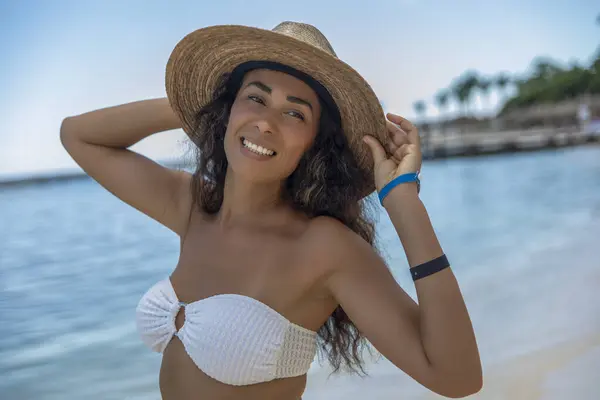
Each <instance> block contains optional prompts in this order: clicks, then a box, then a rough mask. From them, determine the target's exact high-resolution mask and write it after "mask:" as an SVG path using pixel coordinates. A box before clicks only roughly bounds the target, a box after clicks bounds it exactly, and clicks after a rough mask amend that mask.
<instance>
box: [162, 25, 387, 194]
mask: <svg viewBox="0 0 600 400" xmlns="http://www.w3.org/2000/svg"><path fill="white" fill-rule="evenodd" d="M249 61H267V62H273V63H278V64H283V65H286V66H289V67H292V68H293V69H294V70H297V71H300V72H301V73H305V74H307V75H308V76H310V77H312V78H313V79H314V80H315V81H316V82H318V83H319V84H320V85H322V87H324V88H325V89H326V92H327V93H326V95H330V98H332V99H333V101H334V102H335V105H337V109H338V110H339V117H340V120H341V124H342V129H343V131H344V133H345V134H346V136H347V140H348V144H349V146H350V149H351V150H352V151H353V153H354V154H355V157H356V160H357V161H358V164H359V166H360V168H361V170H362V171H363V174H361V175H363V176H364V177H366V179H367V181H366V182H364V181H362V182H360V180H361V179H359V178H358V177H357V185H360V186H361V188H360V190H361V193H363V194H364V195H365V196H366V195H368V194H369V193H371V192H373V190H375V183H374V181H373V173H372V169H373V159H372V156H371V153H370V150H369V148H368V146H366V145H365V144H364V142H362V138H363V136H364V135H365V134H369V135H373V136H375V137H376V138H378V139H379V140H380V142H381V143H383V144H385V143H387V141H388V137H387V133H386V132H387V131H386V125H385V116H384V113H383V109H382V107H381V104H380V102H379V100H378V99H377V96H376V95H375V93H374V92H373V90H372V89H371V87H370V86H369V84H368V83H367V82H366V81H365V80H364V79H363V78H362V77H361V75H360V74H359V73H358V72H356V71H355V70H354V69H353V68H352V67H350V66H349V65H348V64H346V63H344V62H343V61H341V60H340V59H338V58H337V55H336V54H335V52H334V50H333V48H332V47H331V44H330V43H329V41H328V40H327V38H326V37H325V36H324V35H323V34H322V33H321V32H320V31H319V30H318V29H317V28H315V27H314V26H312V25H308V24H304V23H298V22H282V23H281V24H279V25H277V26H276V27H275V28H274V29H273V30H265V29H260V28H253V27H247V26H239V25H218V26H211V27H207V28H202V29H198V30H196V31H194V32H192V33H190V34H188V35H187V36H185V37H184V38H183V39H182V40H181V41H180V42H179V43H178V44H177V45H176V47H175V49H174V50H173V52H172V53H171V56H170V58H169V61H168V63H167V69H166V91H167V97H168V98H169V101H170V104H171V107H172V108H173V110H174V111H175V112H176V114H177V115H178V116H179V118H180V119H181V121H182V125H183V130H184V131H185V132H186V133H187V134H188V135H190V134H191V133H192V131H193V128H192V126H193V124H194V117H195V115H196V113H197V112H198V111H199V110H200V108H202V107H203V106H204V105H206V104H207V103H208V102H209V101H210V100H211V99H212V96H213V91H214V90H215V89H216V87H217V85H218V83H219V79H220V78H221V76H222V75H223V74H224V73H228V72H229V73H230V72H232V71H233V70H234V69H235V68H236V67H237V66H238V65H240V64H243V63H247V62H249Z"/></svg>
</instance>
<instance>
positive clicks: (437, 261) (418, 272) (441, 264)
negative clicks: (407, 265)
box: [410, 254, 450, 281]
mask: <svg viewBox="0 0 600 400" xmlns="http://www.w3.org/2000/svg"><path fill="white" fill-rule="evenodd" d="M449 266H450V263H449V262H448V258H446V255H445V254H442V255H441V256H439V257H438V258H434V259H433V260H431V261H427V262H425V263H423V264H420V265H417V266H416V267H412V268H411V269H410V274H411V275H412V278H413V281H416V280H417V279H421V278H425V277H426V276H429V275H432V274H435V273H436V272H440V271H441V270H443V269H445V268H448V267H449Z"/></svg>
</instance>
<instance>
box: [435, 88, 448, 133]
mask: <svg viewBox="0 0 600 400" xmlns="http://www.w3.org/2000/svg"><path fill="white" fill-rule="evenodd" d="M448 100H450V92H449V91H448V89H442V90H440V91H439V92H437V94H436V95H435V103H436V105H437V107H438V109H439V110H440V115H441V114H442V113H444V112H445V111H446V107H447V106H448ZM445 118H446V117H444V116H443V115H442V116H441V118H440V124H439V125H440V132H441V134H442V138H443V139H444V142H445V141H446V127H445V123H444V120H445ZM444 144H445V143H444Z"/></svg>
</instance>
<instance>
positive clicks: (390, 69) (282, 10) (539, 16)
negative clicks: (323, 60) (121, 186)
mask: <svg viewBox="0 0 600 400" xmlns="http://www.w3.org/2000/svg"><path fill="white" fill-rule="evenodd" d="M366 4H367V3H366V2H362V1H360V2H359V1H324V0H321V1H312V0H306V1H296V2H288V1H281V0H280V1H273V0H271V1H241V0H237V1H232V0H231V1H227V0H220V1H218V2H217V1H211V2H208V1H206V2H202V1H197V0H196V1H182V0H171V1H167V0H164V1H159V0H145V1H142V0H127V1H121V0H86V1H71V0H57V1H53V2H50V1H31V0H27V1H18V2H17V1H14V2H12V1H4V2H0V54H1V55H2V62H1V63H0V85H1V87H2V91H1V92H0V107H1V109H2V115H3V117H2V118H1V119H0V176H2V175H9V174H22V173H28V172H32V171H42V170H52V169H62V168H70V167H74V166H75V164H74V163H73V162H72V161H71V160H70V159H69V157H68V155H67V154H66V153H65V152H64V150H63V149H62V146H61V145H60V141H59V139H58V130H59V127H60V122H61V120H62V119H63V118H64V117H66V116H68V115H73V114H79V113H82V112H85V111H88V110H92V109H96V108H100V107H106V106H110V105H115V104H120V103H125V102H130V101H135V100H140V99H147V98H156V97H163V96H165V90H164V68H165V64H166V61H167V59H168V57H169V54H170V52H171V50H172V48H173V47H174V46H175V44H176V43H177V41H178V40H180V39H181V38H182V37H183V36H184V35H186V34H187V33H189V32H191V31H193V30H195V29H198V28H201V27H204V26H208V25H216V24H243V25H251V26H256V27H261V28H266V29H271V28H273V27H274V26H275V25H277V24H278V23H279V22H281V21H283V20H295V21H300V22H307V23H310V24H313V25H315V26H317V27H318V28H319V29H320V30H321V31H322V32H323V33H324V34H325V35H326V36H327V37H328V39H329V40H330V42H331V43H332V45H333V46H334V48H335V50H336V52H337V54H338V56H339V57H340V58H341V59H343V60H344V61H346V62H348V63H349V64H350V65H352V66H353V67H354V68H355V69H356V70H358V71H359V72H360V73H361V74H363V76H364V77H365V78H366V79H367V81H369V83H370V84H371V85H372V86H373V88H374V90H375V91H376V93H377V95H378V96H379V98H380V99H381V100H382V102H383V103H384V104H385V107H386V109H387V111H392V112H396V113H399V114H402V115H405V116H407V117H409V118H414V112H413V109H412V104H413V103H414V101H416V100H420V99H423V100H425V101H427V102H428V103H429V104H431V103H432V99H433V96H434V95H435V93H436V92H437V91H438V90H439V89H441V88H444V87H446V86H448V85H449V84H450V83H451V81H452V80H453V79H454V78H455V77H457V76H458V75H460V74H461V73H462V72H464V71H465V70H468V69H474V70H477V71H479V72H480V73H482V74H495V73H497V72H500V71H506V72H509V73H511V74H515V73H524V72H526V71H527V68H528V67H529V65H530V63H531V61H532V60H533V59H534V58H535V57H536V56H549V57H552V58H554V59H556V60H558V61H560V62H562V63H565V64H567V63H570V62H573V61H576V62H581V63H584V64H586V63H587V61H588V60H589V57H590V56H591V55H592V53H593V52H594V50H595V49H596V47H597V46H598V44H599V43H600V40H599V39H600V27H599V26H598V25H596V24H595V18H596V15H598V14H600V7H598V6H597V2H593V1H584V0H573V1H567V0H546V1H541V0H535V1H534V0H503V1H494V2H491V1H490V2H483V1H467V0H455V1H448V0H444V1H442V0H439V1H431V0H430V1H427V0H395V1H379V0H373V1H372V2H371V3H369V4H368V5H366ZM495 101H496V97H495V96H492V106H493V104H495ZM428 113H429V114H431V115H436V114H437V110H436V109H435V107H434V106H433V104H431V105H430V106H429V109H428ZM181 138H182V134H181V132H178V131H175V132H168V133H163V134H159V135H156V136H154V137H151V138H149V139H146V140H144V141H143V142H142V143H140V144H139V145H136V147H135V149H136V150H138V151H140V152H142V153H143V154H146V155H149V156H151V157H154V158H165V157H170V156H174V155H177V154H180V152H181V151H182V150H181V146H180V140H181Z"/></svg>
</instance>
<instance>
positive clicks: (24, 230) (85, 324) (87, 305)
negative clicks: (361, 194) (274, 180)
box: [0, 146, 600, 400]
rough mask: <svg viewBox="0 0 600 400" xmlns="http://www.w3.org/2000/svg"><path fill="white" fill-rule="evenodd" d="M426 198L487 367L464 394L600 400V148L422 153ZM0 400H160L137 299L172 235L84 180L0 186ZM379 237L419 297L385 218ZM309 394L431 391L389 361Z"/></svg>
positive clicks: (174, 253)
mask: <svg viewBox="0 0 600 400" xmlns="http://www.w3.org/2000/svg"><path fill="white" fill-rule="evenodd" d="M421 198H422V199H423V202H424V203H425V205H426V207H427V209H428V212H429V214H430V217H431V220H432V222H433V225H434V228H435V229H436V232H437V234H438V237H439V239H440V242H441V243H442V245H443V247H444V250H445V252H446V254H447V255H448V257H449V260H450V262H451V263H452V268H453V271H454V273H455V275H456V277H457V280H458V282H459V284H460V287H461V290H462V291H463V294H464V297H465V301H466V304H467V307H468V308H469V312H470V315H471V319H472V321H473V326H474V328H475V333H476V336H477V340H478V345H479V349H480V352H481V358H482V362H483V368H484V388H483V390H482V391H481V392H480V393H478V394H476V395H473V396H471V397H470V398H473V399H501V400H504V399H510V400H513V399H516V400H520V399H527V400H532V399H544V400H547V399H549V400H558V399H560V400H563V399H564V400H588V399H589V400H595V399H598V398H600V379H598V378H600V374H599V373H598V371H600V290H599V288H600V261H599V258H598V251H597V249H598V245H599V244H600V148H598V147H594V146H586V147H581V148H565V149H559V150H556V151H544V152H538V153H526V154H515V155H497V156H493V157H477V158H473V159H470V158H461V159H447V160H437V161H429V162H427V163H426V164H425V165H424V168H423V185H422V192H421ZM0 210H1V211H0V225H1V226H2V229H0V320H1V321H2V323H3V327H4V328H3V329H4V330H5V332H4V334H3V335H1V336H0V376H2V379H0V399H11V400H29V399H35V400H59V399H60V400H64V399H79V398H86V399H102V400H107V399H109V400H110V399H115V400H117V399H118V400H123V399H130V400H151V399H159V398H160V396H159V392H158V370H159V368H160V356H159V355H158V354H155V353H152V352H150V351H149V350H148V349H147V348H145V347H144V345H143V344H142V343H141V340H140V339H139V336H138V334H137V332H136V330H135V323H134V315H135V306H136V304H137V302H138V300H139V298H140V297H141V296H142V295H143V293H144V292H145V291H146V290H147V288H148V287H150V285H152V284H153V283H154V282H156V281H157V280H158V279H161V278H163V277H165V276H166V275H168V274H169V273H170V272H171V271H172V269H173V267H174V266H175V265H176V262H177V258H178V251H179V241H178V239H177V237H176V236H175V235H173V234H172V233H171V232H170V231H168V230H167V229H166V228H164V227H161V226H160V225H158V224H157V223H156V222H154V221H152V220H150V219H149V218H147V217H145V216H143V215H142V214H140V213H139V212H137V211H135V210H133V209H131V208H130V207H128V206H127V205H125V204H123V203H121V202H120V201H118V200H117V199H115V198H114V197H113V196H112V195H111V194H109V193H106V191H104V190H103V189H101V188H100V187H99V186H98V185H97V184H96V183H95V182H93V181H92V180H89V179H78V180H63V181H57V182H52V181H48V182H44V183H36V184H32V185H11V186H10V187H4V188H2V190H0ZM377 218H378V220H379V224H378V227H377V236H378V244H379V246H380V248H381V249H382V255H383V256H384V257H385V259H386V261H387V263H388V264H389V266H390V269H391V271H392V273H393V274H394V277H395V278H396V279H397V281H398V283H399V284H400V286H401V287H402V288H403V289H404V290H406V291H407V292H408V293H409V295H411V296H412V297H413V298H416V293H415V288H414V285H413V283H412V281H411V277H410V274H409V273H408V266H407V263H406V259H405V256H404V253H403V251H402V248H401V246H400V245H399V243H398V239H397V237H396V236H395V233H394V229H393V226H392V225H391V222H390V221H389V219H388V218H387V216H386V215H385V213H384V212H383V211H381V212H380V214H379V215H378V216H377ZM367 372H368V373H369V376H368V377H366V378H358V377H355V376H350V375H342V376H334V377H330V378H328V375H329V370H328V367H327V366H326V365H319V363H318V362H315V363H314V365H313V367H312V368H311V371H310V372H309V378H308V386H307V388H306V392H305V393H304V396H303V400H320V399H344V400H354V399H383V400H385V399H439V398H442V397H441V396H438V395H434V394H432V393H431V392H430V391H429V390H428V389H426V388H424V387H422V386H420V385H419V384H418V383H416V382H415V381H413V380H412V379H411V378H410V377H408V376H406V374H404V373H403V372H402V371H400V370H398V369H397V368H395V367H394V366H393V365H391V364H390V363H389V362H387V361H386V360H385V359H383V360H380V361H378V362H369V364H368V366H367Z"/></svg>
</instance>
